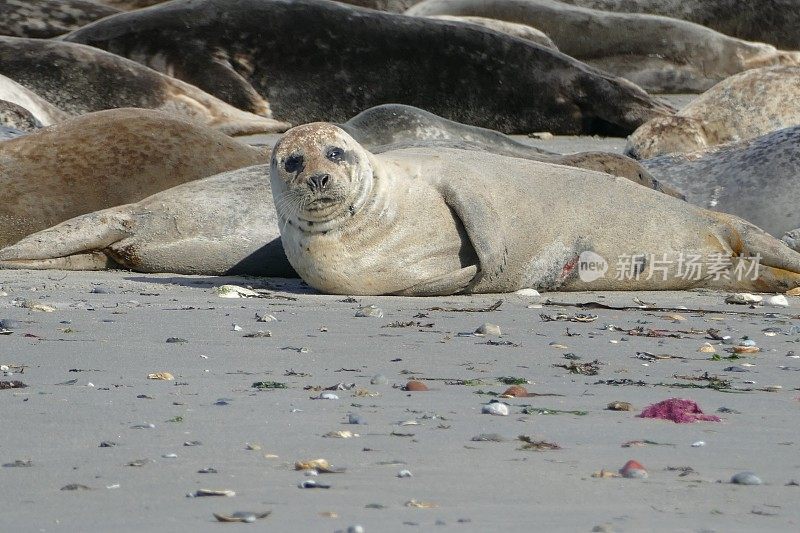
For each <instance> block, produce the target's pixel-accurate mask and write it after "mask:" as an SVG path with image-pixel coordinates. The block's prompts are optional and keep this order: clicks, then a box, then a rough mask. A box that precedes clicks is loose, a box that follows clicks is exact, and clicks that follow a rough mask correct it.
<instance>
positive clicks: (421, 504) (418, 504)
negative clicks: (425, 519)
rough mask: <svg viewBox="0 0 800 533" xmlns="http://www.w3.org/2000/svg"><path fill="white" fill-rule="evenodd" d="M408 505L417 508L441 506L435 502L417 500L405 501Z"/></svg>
mask: <svg viewBox="0 0 800 533" xmlns="http://www.w3.org/2000/svg"><path fill="white" fill-rule="evenodd" d="M405 506H406V507H414V508H416V509H436V508H437V507H439V506H438V505H437V504H435V503H433V502H420V501H417V500H408V501H407V502H406V503H405Z"/></svg>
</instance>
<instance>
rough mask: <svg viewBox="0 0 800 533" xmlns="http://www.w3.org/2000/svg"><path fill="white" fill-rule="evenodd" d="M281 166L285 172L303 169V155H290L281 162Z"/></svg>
mask: <svg viewBox="0 0 800 533" xmlns="http://www.w3.org/2000/svg"><path fill="white" fill-rule="evenodd" d="M283 168H285V169H286V172H299V171H301V170H303V156H302V155H290V156H289V157H287V158H286V162H285V163H284V164H283Z"/></svg>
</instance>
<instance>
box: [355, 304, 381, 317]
mask: <svg viewBox="0 0 800 533" xmlns="http://www.w3.org/2000/svg"><path fill="white" fill-rule="evenodd" d="M356 316H357V317H372V318H383V309H381V308H380V307H378V306H375V305H366V306H364V307H359V308H358V311H356Z"/></svg>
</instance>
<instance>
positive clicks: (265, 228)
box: [0, 165, 297, 277]
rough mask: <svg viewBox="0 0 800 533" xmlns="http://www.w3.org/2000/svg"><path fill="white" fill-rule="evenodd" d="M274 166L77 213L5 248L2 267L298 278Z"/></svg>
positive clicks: (0, 259) (230, 173)
mask: <svg viewBox="0 0 800 533" xmlns="http://www.w3.org/2000/svg"><path fill="white" fill-rule="evenodd" d="M268 172H269V167H268V165H257V166H251V167H247V168H242V169H238V170H231V171H228V172H223V173H221V174H217V175H215V176H211V177H208V178H204V179H200V180H197V181H192V182H189V183H184V184H183V185H178V186H177V187H173V188H171V189H168V190H166V191H162V192H159V193H157V194H154V195H153V196H150V197H148V198H145V199H143V200H141V201H139V202H137V203H134V204H128V205H122V206H118V207H112V208H110V209H104V210H102V211H97V212H95V213H90V214H88V215H83V216H80V217H76V218H73V219H71V220H68V221H66V222H63V223H61V224H59V225H57V226H55V227H53V228H50V229H46V230H44V231H40V232H39V233H36V234H34V235H31V236H30V237H27V238H25V239H23V240H22V241H21V242H19V243H18V244H16V245H14V246H10V247H8V248H4V249H3V250H2V251H0V267H5V268H33V269H48V268H57V269H65V270H103V269H106V268H120V267H121V268H129V269H132V270H135V271H138V272H173V273H176V274H207V275H222V274H249V275H260V276H273V277H297V274H296V273H295V272H294V270H293V269H292V267H291V266H290V265H289V263H288V261H287V260H286V255H285V254H284V252H283V248H282V246H281V242H280V234H279V232H278V223H277V221H276V217H275V208H274V205H273V203H272V195H271V193H270V188H269V181H268V180H267V173H268Z"/></svg>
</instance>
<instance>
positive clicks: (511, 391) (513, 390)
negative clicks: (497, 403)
mask: <svg viewBox="0 0 800 533" xmlns="http://www.w3.org/2000/svg"><path fill="white" fill-rule="evenodd" d="M529 394H530V393H529V392H528V389H526V388H525V387H523V386H521V385H512V386H510V387H509V388H507V389H506V390H505V392H503V394H501V395H500V397H501V398H525V397H527V396H528V395H529Z"/></svg>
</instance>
